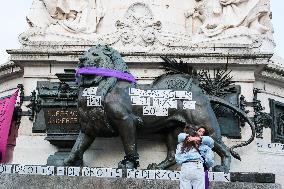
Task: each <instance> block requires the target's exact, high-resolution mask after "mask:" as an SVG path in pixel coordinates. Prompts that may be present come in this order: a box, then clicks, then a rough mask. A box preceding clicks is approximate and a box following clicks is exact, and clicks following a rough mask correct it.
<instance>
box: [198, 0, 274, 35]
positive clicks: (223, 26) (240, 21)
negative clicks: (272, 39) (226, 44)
mask: <svg viewBox="0 0 284 189" xmlns="http://www.w3.org/2000/svg"><path fill="white" fill-rule="evenodd" d="M210 1H211V2H210V4H211V6H212V7H211V9H212V10H211V14H210V13H209V14H208V15H207V18H206V19H205V21H204V23H203V25H202V26H201V30H202V32H203V33H204V34H205V35H206V36H215V35H218V34H220V33H222V32H223V31H224V30H227V29H229V28H236V27H239V26H244V27H247V28H250V29H253V30H255V31H256V32H258V33H260V34H263V33H266V32H267V31H268V30H269V28H268V27H266V26H264V25H262V24H260V19H261V18H262V17H263V16H264V15H268V13H269V8H268V7H267V5H265V4H263V5H262V4H261V1H262V0H210Z"/></svg>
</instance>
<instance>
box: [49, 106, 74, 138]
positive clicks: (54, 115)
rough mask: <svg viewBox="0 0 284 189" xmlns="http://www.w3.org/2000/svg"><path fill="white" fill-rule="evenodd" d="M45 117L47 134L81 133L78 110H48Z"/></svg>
mask: <svg viewBox="0 0 284 189" xmlns="http://www.w3.org/2000/svg"><path fill="white" fill-rule="evenodd" d="M44 117H45V123H46V126H47V133H78V132H79V120H78V119H79V118H78V111H77V109H76V108H66V109H62V108H46V109H45V110H44Z"/></svg>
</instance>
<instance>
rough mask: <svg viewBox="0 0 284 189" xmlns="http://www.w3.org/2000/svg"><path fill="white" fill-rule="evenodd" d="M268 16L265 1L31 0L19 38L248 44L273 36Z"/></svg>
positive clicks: (145, 44) (187, 44) (143, 43)
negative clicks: (118, 0)
mask: <svg viewBox="0 0 284 189" xmlns="http://www.w3.org/2000/svg"><path fill="white" fill-rule="evenodd" d="M118 6H119V7H118ZM113 10H115V11H113ZM161 15H162V16H161ZM270 17H271V12H270V7H269V0H194V1H188V0H180V1H179V2H175V1H170V2H166V1H162V0H156V1H155V2H148V1H144V0H141V1H138V2H134V3H132V2H130V1H121V2H120V3H119V4H118V3H117V2H115V1H114V0H107V1H102V0H77V1H76V0H70V1H66V0H34V2H33V5H32V7H31V9H30V13H29V14H28V16H27V22H28V24H29V26H30V29H29V30H28V31H27V32H25V33H23V34H22V35H21V36H20V41H21V42H22V43H23V44H30V43H29V42H30V41H77V42H78V41H80V43H84V41H85V43H88V44H93V43H94V42H95V43H97V42H99V43H105V44H110V45H113V44H117V47H119V48H120V47H124V50H127V48H129V47H130V46H129V45H128V44H131V47H133V46H140V47H141V48H145V47H148V46H149V47H152V46H153V45H154V44H155V48H156V46H157V47H158V46H166V47H181V48H184V47H193V46H194V45H195V44H200V43H205V44H206V43H207V42H214V43H218V42H221V43H230V44H234V43H241V44H252V45H253V43H254V41H258V42H259V41H262V39H266V40H268V41H269V40H270V41H269V42H271V40H273V39H272V37H271V36H272V35H271V33H272V30H273V29H272V26H271V21H270V19H271V18H270ZM102 18H104V19H103V20H102ZM239 39H242V40H239ZM243 39H244V40H243ZM246 39H247V40H246ZM118 42H119V43H118ZM31 44H32V43H31ZM127 45H128V46H127ZM125 46H127V47H125ZM259 46H260V45H259ZM156 49H158V48H156Z"/></svg>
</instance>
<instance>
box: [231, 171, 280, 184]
mask: <svg viewBox="0 0 284 189" xmlns="http://www.w3.org/2000/svg"><path fill="white" fill-rule="evenodd" d="M231 182H254V183H275V174H272V173H237V172H236V173H231Z"/></svg>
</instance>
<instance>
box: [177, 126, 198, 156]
mask: <svg viewBox="0 0 284 189" xmlns="http://www.w3.org/2000/svg"><path fill="white" fill-rule="evenodd" d="M184 132H185V133H186V134H188V135H187V136H186V137H185V139H184V141H183V144H182V146H181V152H182V153H185V152H188V151H189V150H191V149H192V148H193V147H195V142H194V141H188V140H187V139H188V138H189V137H196V136H198V135H197V133H196V132H195V130H194V129H193V128H192V127H190V126H188V125H187V126H185V127H184Z"/></svg>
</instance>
